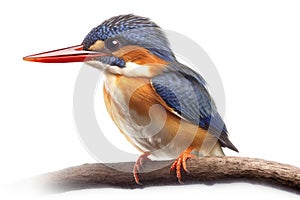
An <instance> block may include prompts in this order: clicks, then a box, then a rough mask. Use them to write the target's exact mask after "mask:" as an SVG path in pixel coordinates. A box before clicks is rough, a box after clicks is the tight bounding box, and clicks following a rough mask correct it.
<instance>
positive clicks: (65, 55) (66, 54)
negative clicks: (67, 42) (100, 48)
mask: <svg viewBox="0 0 300 200" xmlns="http://www.w3.org/2000/svg"><path fill="white" fill-rule="evenodd" d="M105 55H107V54H105V53H102V52H96V51H84V50H83V45H77V46H72V47H67V48H63V49H58V50H54V51H48V52H43V53H38V54H33V55H29V56H26V57H24V58H23V60H26V61H32V62H44V63H65V62H84V61H87V60H93V59H94V58H96V57H100V56H105Z"/></svg>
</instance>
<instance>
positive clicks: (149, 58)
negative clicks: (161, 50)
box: [113, 46, 167, 65]
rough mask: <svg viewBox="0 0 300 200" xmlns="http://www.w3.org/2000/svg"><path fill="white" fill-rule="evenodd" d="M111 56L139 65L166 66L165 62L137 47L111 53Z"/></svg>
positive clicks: (124, 48)
mask: <svg viewBox="0 0 300 200" xmlns="http://www.w3.org/2000/svg"><path fill="white" fill-rule="evenodd" d="M113 55H115V56H117V57H120V58H122V59H123V60H124V61H125V62H134V63H136V64H139V65H145V64H163V65H165V64H167V62H166V61H164V60H162V59H161V58H159V57H157V56H156V55H153V54H152V53H151V52H150V51H148V50H147V49H144V48H141V47H138V46H126V47H123V48H121V49H119V50H118V51H115V52H113Z"/></svg>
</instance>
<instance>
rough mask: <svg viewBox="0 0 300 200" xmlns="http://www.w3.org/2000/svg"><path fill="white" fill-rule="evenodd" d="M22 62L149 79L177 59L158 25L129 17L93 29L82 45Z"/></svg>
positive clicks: (36, 55)
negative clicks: (86, 67) (83, 64)
mask: <svg viewBox="0 0 300 200" xmlns="http://www.w3.org/2000/svg"><path fill="white" fill-rule="evenodd" d="M24 60H27V61H36V62H86V63H88V64H89V65H92V66H94V67H96V68H99V69H104V70H107V71H109V72H111V73H115V74H123V75H133V74H135V75H139V74H140V75H146V76H147V75H149V76H150V75H151V71H152V72H153V70H154V69H159V68H161V67H162V66H165V65H166V64H167V63H170V62H173V61H175V60H176V58H175V56H174V54H173V52H172V50H171V49H170V46H169V42H168V40H167V38H166V36H165V34H164V33H163V31H162V30H161V28H160V27H159V26H158V25H157V24H155V23H154V22H152V21H151V20H150V19H148V18H145V17H140V16H136V15H132V14H129V15H120V16H116V17H112V18H110V19H108V20H106V21H104V22H103V23H101V24H100V25H99V26H97V27H95V28H93V29H92V30H91V31H90V32H89V33H88V35H87V36H86V37H85V38H84V40H83V42H82V44H81V45H77V46H73V47H68V48H64V49H59V50H55V51H50V52H45V53H40V54H35V55H31V56H27V57H25V58H24ZM133 69H135V70H133ZM136 69H138V70H136ZM149 73H150V74H149Z"/></svg>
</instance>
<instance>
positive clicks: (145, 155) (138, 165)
mask: <svg viewBox="0 0 300 200" xmlns="http://www.w3.org/2000/svg"><path fill="white" fill-rule="evenodd" d="M149 155H150V153H149V152H145V153H143V154H142V155H141V156H140V157H139V158H138V159H137V161H136V162H135V164H134V166H133V177H134V180H135V182H136V184H138V185H143V184H142V183H141V182H140V179H139V176H138V173H139V171H140V170H141V169H142V168H143V164H144V162H145V160H149V158H148V156H149Z"/></svg>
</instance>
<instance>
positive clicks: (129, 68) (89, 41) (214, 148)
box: [24, 14, 238, 183]
mask: <svg viewBox="0 0 300 200" xmlns="http://www.w3.org/2000/svg"><path fill="white" fill-rule="evenodd" d="M24 60H27V61H35V62H52V63H61V62H85V63H87V64H88V65H91V66H93V67H95V68H97V69H99V70H101V71H103V73H104V74H105V76H104V77H105V78H104V87H103V92H104V101H105V105H106V108H107V111H108V113H109V114H110V116H111V118H112V120H113V121H114V122H115V124H116V126H117V127H118V128H119V130H120V132H121V133H122V134H123V135H124V136H125V137H126V139H127V140H128V141H129V142H130V143H131V144H132V145H133V146H135V147H136V148H137V149H138V150H140V151H141V152H142V155H141V156H140V157H139V158H138V160H137V161H136V164H135V165H134V168H133V174H134V179H135V181H136V183H140V181H139V177H138V172H139V171H140V168H141V164H142V163H143V160H145V159H147V157H148V156H149V155H153V156H156V157H163V156H167V157H169V158H172V159H174V158H177V159H176V161H175V162H174V163H173V164H172V166H171V170H172V171H173V170H175V171H176V175H177V179H178V181H179V182H181V179H182V178H181V169H182V168H183V169H184V170H185V171H187V167H186V160H187V159H188V158H191V157H193V156H196V155H203V156H207V155H212V156H222V155H224V153H223V150H222V147H227V148H230V149H232V150H234V151H238V150H237V148H236V147H235V146H234V145H233V144H232V143H231V142H230V140H229V139H228V131H227V128H226V126H225V124H224V122H223V120H222V118H221V116H220V114H219V113H218V111H217V108H216V105H215V103H214V101H213V99H212V97H211V96H210V94H209V92H208V89H207V84H206V82H205V80H204V79H203V78H202V76H201V75H200V74H199V73H197V72H195V71H194V70H192V69H191V68H189V67H187V66H185V65H183V64H181V63H180V62H178V61H177V59H176V57H175V55H174V53H173V52H172V50H171V48H170V45H169V42H168V39H167V37H166V36H165V34H164V32H163V31H162V29H161V28H160V27H159V26H158V25H157V24H155V23H154V22H152V21H151V20H150V19H148V18H145V17H140V16H136V15H132V14H129V15H120V16H116V17H112V18H110V19H108V20H106V21H104V22H103V23H102V24H100V25H99V26H97V27H95V28H94V29H92V30H91V31H90V32H89V33H88V35H87V36H86V37H85V38H84V40H83V42H82V44H81V45H77V46H73V47H68V48H64V49H59V50H54V51H50V52H45V53H40V54H35V55H30V56H27V57H24ZM151 113H152V114H151ZM149 124H150V125H149Z"/></svg>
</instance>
